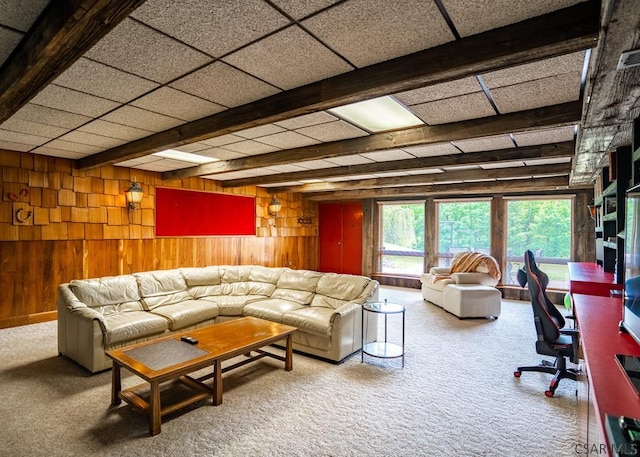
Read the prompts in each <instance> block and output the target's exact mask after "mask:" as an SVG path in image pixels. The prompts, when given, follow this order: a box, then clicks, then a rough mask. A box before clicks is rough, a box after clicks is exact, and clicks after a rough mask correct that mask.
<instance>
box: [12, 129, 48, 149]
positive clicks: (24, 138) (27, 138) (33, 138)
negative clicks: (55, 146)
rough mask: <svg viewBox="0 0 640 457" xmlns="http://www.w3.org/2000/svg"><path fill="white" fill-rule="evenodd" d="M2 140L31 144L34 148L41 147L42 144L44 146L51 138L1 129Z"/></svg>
mask: <svg viewBox="0 0 640 457" xmlns="http://www.w3.org/2000/svg"><path fill="white" fill-rule="evenodd" d="M0 140H1V141H10V142H12V143H21V144H30V145H31V146H32V147H33V146H40V145H41V144H44V143H46V142H47V141H50V140H51V138H47V137H44V136H39V135H33V134H28V133H20V132H12V131H10V130H3V129H0Z"/></svg>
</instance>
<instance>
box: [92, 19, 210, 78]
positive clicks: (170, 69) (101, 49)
mask: <svg viewBox="0 0 640 457" xmlns="http://www.w3.org/2000/svg"><path fill="white" fill-rule="evenodd" d="M85 56H86V57H88V58H90V59H93V60H97V61H98V62H102V63H105V64H107V65H110V66H112V67H115V68H119V69H120V70H124V71H126V72H128V73H132V74H134V75H138V76H142V77H143V78H147V79H150V80H152V81H156V82H159V83H167V82H169V81H171V80H173V79H176V78H178V77H180V76H182V75H184V74H185V73H188V72H190V71H191V70H194V69H196V68H198V67H200V66H202V65H205V64H206V63H208V62H211V60H212V59H211V57H210V56H208V55H206V54H204V53H202V52H200V51H197V50H196V49H193V48H192V47H190V46H187V45H185V44H183V43H180V42H179V41H177V40H174V39H173V38H171V37H168V36H166V35H164V34H162V33H159V32H157V31H155V30H153V29H151V28H149V27H147V26H146V25H144V24H141V23H139V22H136V21H134V20H132V19H129V18H127V19H125V20H124V21H122V22H121V23H120V24H118V25H117V26H116V27H115V28H114V29H113V30H112V31H111V32H109V33H108V34H107V36H105V37H104V38H103V39H102V40H100V41H99V42H98V43H97V44H95V45H94V46H93V47H92V48H91V49H90V50H89V52H87V53H86V54H85Z"/></svg>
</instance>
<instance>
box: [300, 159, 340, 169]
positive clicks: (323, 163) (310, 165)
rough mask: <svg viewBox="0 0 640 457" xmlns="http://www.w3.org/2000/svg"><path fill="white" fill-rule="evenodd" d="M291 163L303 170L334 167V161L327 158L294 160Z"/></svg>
mask: <svg viewBox="0 0 640 457" xmlns="http://www.w3.org/2000/svg"><path fill="white" fill-rule="evenodd" d="M293 164H294V165H297V166H299V167H300V168H304V169H305V170H320V169H322V168H334V167H335V166H336V164H335V163H331V162H329V161H328V160H307V161H305V162H294V163H293Z"/></svg>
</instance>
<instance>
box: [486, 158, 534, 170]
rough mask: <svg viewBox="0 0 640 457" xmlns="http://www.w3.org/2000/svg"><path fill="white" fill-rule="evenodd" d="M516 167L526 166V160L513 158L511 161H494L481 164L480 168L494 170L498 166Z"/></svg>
mask: <svg viewBox="0 0 640 457" xmlns="http://www.w3.org/2000/svg"><path fill="white" fill-rule="evenodd" d="M514 167H524V162H523V161H522V160H513V161H509V162H493V163H487V164H482V165H480V168H482V169H483V170H493V169H496V168H514Z"/></svg>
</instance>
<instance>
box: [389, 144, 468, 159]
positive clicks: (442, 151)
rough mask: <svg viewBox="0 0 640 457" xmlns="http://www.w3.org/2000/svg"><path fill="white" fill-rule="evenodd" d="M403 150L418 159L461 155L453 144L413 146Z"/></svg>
mask: <svg viewBox="0 0 640 457" xmlns="http://www.w3.org/2000/svg"><path fill="white" fill-rule="evenodd" d="M402 149H403V150H405V151H406V152H408V153H409V154H411V155H413V156H416V157H433V156H445V155H451V154H461V152H460V150H459V149H457V148H456V147H455V146H453V145H452V144H451V143H438V144H425V145H421V146H411V147H408V148H402Z"/></svg>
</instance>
